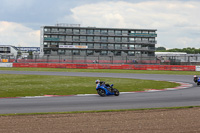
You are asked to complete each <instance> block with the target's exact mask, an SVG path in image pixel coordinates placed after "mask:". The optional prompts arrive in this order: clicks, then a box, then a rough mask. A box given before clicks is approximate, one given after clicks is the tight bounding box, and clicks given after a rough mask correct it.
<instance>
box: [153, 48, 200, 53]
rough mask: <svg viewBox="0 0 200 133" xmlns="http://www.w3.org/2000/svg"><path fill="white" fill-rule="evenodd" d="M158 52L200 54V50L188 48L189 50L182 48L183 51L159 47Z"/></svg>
mask: <svg viewBox="0 0 200 133" xmlns="http://www.w3.org/2000/svg"><path fill="white" fill-rule="evenodd" d="M156 52H186V53H187V54H199V53H200V48H199V49H196V48H191V47H187V48H182V49H179V48H173V49H168V50H167V49H166V48H165V47H157V48H156Z"/></svg>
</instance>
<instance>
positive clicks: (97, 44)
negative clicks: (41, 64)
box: [40, 25, 157, 58]
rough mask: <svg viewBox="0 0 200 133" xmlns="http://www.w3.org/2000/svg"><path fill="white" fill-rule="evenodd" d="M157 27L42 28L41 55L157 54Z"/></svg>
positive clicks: (59, 26) (145, 55)
mask: <svg viewBox="0 0 200 133" xmlns="http://www.w3.org/2000/svg"><path fill="white" fill-rule="evenodd" d="M156 31H157V30H156V29H128V28H127V29H124V28H97V27H80V26H79V25H70V26H69V25H56V26H43V27H41V46H40V53H41V55H66V56H67V55H80V56H132V57H137V56H139V57H140V56H142V57H149V58H150V57H154V56H155V44H156V39H155V38H156V37H157V34H156Z"/></svg>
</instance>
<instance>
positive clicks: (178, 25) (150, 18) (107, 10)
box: [70, 1, 200, 48]
mask: <svg viewBox="0 0 200 133" xmlns="http://www.w3.org/2000/svg"><path fill="white" fill-rule="evenodd" d="M199 7H200V2H199V1H185V2H183V1H143V2H137V3H130V2H124V1H118V2H105V1H104V2H100V3H95V4H86V5H82V6H78V7H75V8H73V9H71V12H72V15H71V16H70V17H71V18H73V19H74V20H75V22H77V23H80V24H81V25H82V26H96V27H113V28H142V29H157V30H158V31H157V33H158V37H157V40H158V45H161V46H165V47H167V48H174V47H178V48H181V47H190V46H198V45H200V42H199V41H198V40H199V36H194V34H199V30H200V23H199V22H200V17H198V16H199V14H198V13H199V12H200V8H199ZM192 34H193V35H192ZM186 38H187V39H186Z"/></svg>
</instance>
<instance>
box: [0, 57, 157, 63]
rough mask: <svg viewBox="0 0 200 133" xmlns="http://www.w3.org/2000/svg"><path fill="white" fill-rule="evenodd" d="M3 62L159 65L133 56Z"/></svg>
mask: <svg viewBox="0 0 200 133" xmlns="http://www.w3.org/2000/svg"><path fill="white" fill-rule="evenodd" d="M0 59H1V60H0V61H1V62H20V63H99V64H159V63H160V61H159V60H158V59H157V58H155V57H133V56H75V55H74V56H64V55H60V56H50V55H46V56H42V57H40V56H38V55H35V56H28V57H27V58H21V57H14V56H4V57H0Z"/></svg>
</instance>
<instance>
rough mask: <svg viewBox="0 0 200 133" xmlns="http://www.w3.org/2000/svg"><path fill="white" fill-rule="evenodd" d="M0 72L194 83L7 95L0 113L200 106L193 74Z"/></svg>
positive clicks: (1, 103)
mask: <svg viewBox="0 0 200 133" xmlns="http://www.w3.org/2000/svg"><path fill="white" fill-rule="evenodd" d="M0 74H27V75H60V76H83V77H94V81H95V80H96V78H95V77H114V78H132V79H150V80H162V81H176V82H185V83H191V84H193V87H190V88H185V89H179V90H168V91H159V92H140V93H133V94H121V95H119V96H107V97H100V96H98V95H90V96H63V97H45V98H44V97H35V98H5V99H0V114H8V113H36V112H68V111H88V110H112V109H138V108H159V107H177V106H200V87H198V86H197V85H196V84H194V83H193V76H192V75H160V74H121V73H120V74H119V73H85V72H37V71H34V72H33V71H0ZM94 86H95V84H94ZM116 88H117V87H116ZM94 89H95V88H94Z"/></svg>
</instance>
